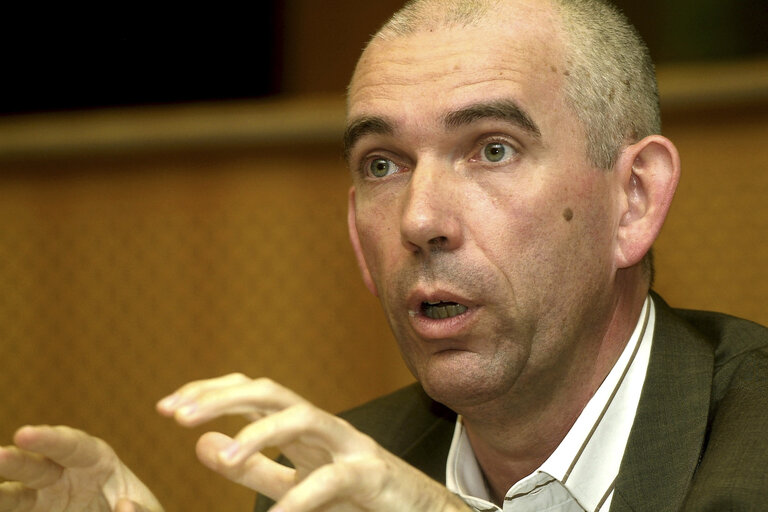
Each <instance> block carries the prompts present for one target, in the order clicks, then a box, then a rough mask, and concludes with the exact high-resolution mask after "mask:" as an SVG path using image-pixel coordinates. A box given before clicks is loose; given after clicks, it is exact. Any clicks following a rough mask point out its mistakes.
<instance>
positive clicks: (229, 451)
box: [219, 441, 240, 461]
mask: <svg viewBox="0 0 768 512" xmlns="http://www.w3.org/2000/svg"><path fill="white" fill-rule="evenodd" d="M239 450H240V443H238V442H237V441H233V442H232V443H231V444H230V445H229V446H227V447H226V448H225V449H223V450H221V451H220V452H219V456H220V457H221V458H222V459H224V460H226V461H232V460H233V459H234V458H235V456H236V455H237V452H238V451H239Z"/></svg>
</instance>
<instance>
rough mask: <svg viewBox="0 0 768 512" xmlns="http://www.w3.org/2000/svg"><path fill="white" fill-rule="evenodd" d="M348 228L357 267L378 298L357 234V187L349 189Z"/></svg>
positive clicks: (367, 285)
mask: <svg viewBox="0 0 768 512" xmlns="http://www.w3.org/2000/svg"><path fill="white" fill-rule="evenodd" d="M347 228H348V229H349V241H350V242H352V250H353V251H354V252H355V258H356V259H357V265H358V266H359V267H360V273H361V274H362V276H363V282H364V283H365V286H366V288H368V291H370V292H371V293H372V294H373V295H374V296H376V297H378V296H379V292H378V290H377V289H376V283H374V282H373V277H372V276H371V273H370V271H369V270H368V263H366V261H365V255H364V254H363V249H362V246H361V245H360V235H359V234H358V233H357V214H356V212H355V187H350V189H349V202H348V205H347Z"/></svg>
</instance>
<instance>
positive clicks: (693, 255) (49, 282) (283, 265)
mask: <svg viewBox="0 0 768 512" xmlns="http://www.w3.org/2000/svg"><path fill="white" fill-rule="evenodd" d="M761 65H762V66H765V64H764V63H763V64H761ZM763 69H765V67H763ZM679 71H680V70H677V71H675V70H672V74H667V75H666V78H665V80H666V81H665V82H664V83H665V84H668V85H669V87H667V89H666V91H667V96H666V97H667V98H671V99H668V100H666V102H665V110H666V114H667V122H666V133H667V134H668V135H669V136H670V137H672V138H673V139H675V140H676V141H677V142H678V145H679V147H680V150H681V153H682V156H683V161H684V175H683V181H682V183H681V186H680V191H679V194H678V198H677V200H676V202H675V204H674V206H673V209H672V212H671V214H670V219H669V222H668V225H667V227H666V228H665V230H664V231H663V233H662V236H661V239H660V240H659V242H658V244H657V260H658V278H657V282H658V289H659V290H660V291H661V292H662V293H663V294H664V295H665V297H666V298H667V299H668V300H669V301H670V302H672V303H673V305H677V306H689V307H696V308H707V309H718V310H724V311H728V312H731V313H734V314H738V315H742V316H747V317H751V318H753V319H755V320H758V321H760V322H762V323H768V308H766V305H765V302H766V301H765V299H766V295H768V277H767V275H766V271H765V265H766V258H767V256H768V242H766V236H765V235H766V233H768V206H767V205H766V202H765V199H764V198H765V197H768V173H766V170H768V144H766V142H767V141H768V108H767V107H768V102H766V101H765V91H766V90H767V89H766V88H765V87H763V86H761V85H760V84H759V83H758V84H757V86H755V85H754V84H752V86H748V85H749V84H747V85H745V86H744V87H742V89H741V93H739V94H734V91H733V90H731V89H728V87H726V86H721V87H719V88H717V87H715V88H710V89H706V88H705V89H702V88H701V87H699V88H696V87H694V86H692V85H691V82H685V77H684V76H683V77H682V80H683V81H682V82H681V83H679V84H678V85H674V83H675V80H677V79H680V77H681V76H682V75H683V73H681V72H679ZM697 73H698V74H696V73H694V75H693V78H692V80H693V83H694V84H695V83H696V82H700V81H701V77H702V76H711V75H712V73H711V70H710V71H707V70H698V71H697ZM748 75H749V72H748V71H745V72H744V76H748ZM662 76H665V75H664V74H663V73H662ZM766 76H768V75H766ZM747 82H749V80H747ZM742 85H743V84H742ZM737 89H738V87H737ZM696 91H698V93H697V92H696ZM702 91H703V92H702ZM745 91H747V93H745ZM749 91H752V93H748V92H749ZM755 91H757V92H755ZM761 91H762V92H761ZM676 95H678V96H676ZM342 123H343V103H342V102H341V101H340V100H339V99H331V100H327V101H326V100H300V99H297V100H288V101H284V102H277V103H275V102H268V103H236V104H221V105H201V106H182V107H168V108H157V109H143V110H127V111H104V112H92V113H88V114H68V115H59V116H39V117H37V116H33V117H26V118H20V119H5V120H0V198H1V200H0V290H2V293H0V361H2V363H0V364H2V372H0V383H2V388H3V389H4V390H5V391H4V393H3V394H2V398H0V440H1V441H0V442H3V443H5V442H7V441H8V440H9V439H10V436H11V435H12V432H13V430H14V429H15V428H16V427H17V426H19V425H20V424H23V423H28V422H30V423H66V424H71V425H74V426H78V427H81V428H84V429H86V430H89V431H91V432H94V433H96V434H98V435H100V436H102V437H104V438H106V439H108V440H109V441H110V442H111V443H113V444H114V445H115V446H116V448H117V450H118V451H119V452H120V453H121V454H122V456H123V457H124V458H125V459H126V461H127V462H128V463H129V465H131V466H132V467H134V468H135V469H136V471H137V473H138V474H139V475H140V476H141V477H143V478H145V479H146V480H147V481H148V482H150V484H151V485H152V487H153V488H154V489H155V490H156V492H157V494H158V496H159V497H160V498H161V500H162V501H163V502H164V503H165V504H166V507H167V509H168V510H169V511H171V510H248V508H249V506H250V504H251V501H252V498H253V497H252V493H251V492H249V491H246V490H243V489H239V488H238V487H237V486H235V485H230V484H228V483H226V482H223V481H222V480H220V479H218V478H215V477H213V476H212V475H211V473H209V472H208V471H207V470H205V469H204V468H203V467H202V466H200V465H199V464H197V463H196V461H195V458H194V453H193V451H194V450H193V447H194V442H195V439H196V438H197V436H198V435H199V434H200V433H202V432H203V429H194V430H192V431H186V430H183V429H181V428H179V427H177V426H175V425H173V424H172V423H171V422H170V421H168V420H166V419H163V418H160V417H159V416H157V415H156V413H155V412H154V408H153V407H154V402H155V401H156V400H157V399H158V398H160V397H161V396H163V394H165V393H167V392H169V391H171V390H173V389H174V388H175V387H176V386H178V385H180V384H182V383H184V382H186V381H188V380H190V379H197V378H202V377H208V376H213V375H217V374H221V373H225V372H229V371H233V370H238V371H243V372H245V373H247V374H250V375H253V376H259V375H266V376H270V377H273V378H275V379H278V380H280V381H282V382H285V383H286V384H288V385H289V386H291V387H293V388H294V389H296V390H297V391H298V392H300V393H302V394H305V395H306V396H307V397H309V398H310V399H311V400H314V401H315V402H317V403H318V404H319V405H321V406H323V407H325V408H328V409H331V410H339V409H343V408H346V407H349V406H351V405H353V404H355V403H358V402H361V401H363V400H366V399H368V398H370V397H373V396H375V395H378V394H381V393H384V392H386V391H388V390H391V389H394V388H396V387H398V386H400V385H401V384H403V383H405V382H408V381H409V380H410V377H409V376H408V375H407V373H406V372H405V371H404V370H403V367H402V364H401V362H400V361H399V356H398V354H397V351H396V348H395V344H394V341H393V340H392V339H391V336H390V334H389V332H388V330H387V328H386V325H385V322H384V321H383V318H382V314H381V312H380V311H379V308H378V306H377V303H376V301H375V300H374V299H373V298H372V297H370V296H369V295H368V294H367V292H366V291H365V289H364V287H363V286H362V284H361V282H360V280H359V278H358V275H357V269H356V267H355V264H354V261H353V257H352V254H351V251H350V249H349V246H348V242H347V237H346V227H345V211H346V189H347V186H348V178H347V175H346V171H345V169H344V166H343V163H342V161H341V159H340V157H339V156H338V155H339V152H338V149H339V148H338V144H337V140H338V137H339V134H340V129H341V126H342ZM241 425H242V423H241V422H240V421H239V420H237V419H233V420H232V421H222V422H218V423H217V424H216V428H221V429H224V430H226V431H227V432H230V433H231V432H235V431H236V430H237V429H238V428H239V427H240V426H241Z"/></svg>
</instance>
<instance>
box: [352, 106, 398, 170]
mask: <svg viewBox="0 0 768 512" xmlns="http://www.w3.org/2000/svg"><path fill="white" fill-rule="evenodd" d="M393 133H395V129H394V128H393V127H392V124H391V123H390V122H389V121H387V120H386V119H384V118H383V117H377V116H365V117H361V118H359V119H355V120H354V121H352V122H351V123H350V124H349V126H347V129H346V130H344V158H345V159H347V160H349V152H350V151H351V150H352V147H353V146H354V145H355V144H356V143H357V141H358V140H360V139H361V138H363V137H365V136H366V135H392V134H393Z"/></svg>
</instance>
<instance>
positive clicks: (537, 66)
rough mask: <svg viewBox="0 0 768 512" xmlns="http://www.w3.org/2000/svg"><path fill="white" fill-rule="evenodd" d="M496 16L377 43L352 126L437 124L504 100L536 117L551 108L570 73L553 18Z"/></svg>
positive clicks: (361, 73)
mask: <svg viewBox="0 0 768 512" xmlns="http://www.w3.org/2000/svg"><path fill="white" fill-rule="evenodd" d="M498 14H499V16H498V18H500V19H496V18H493V17H492V18H491V19H489V20H488V22H487V23H486V22H481V24H479V25H478V26H471V27H443V28H432V29H428V30H427V29H425V30H420V31H416V32H415V33H413V34H409V35H406V36H399V37H395V38H393V39H388V40H382V39H377V40H374V41H373V42H372V43H371V44H370V45H369V47H368V48H367V49H366V51H365V52H364V54H363V56H362V57H361V59H360V62H359V63H358V66H357V69H356V71H355V74H354V76H353V79H352V82H351V84H350V88H349V97H348V116H349V118H350V119H353V118H356V117H361V116H366V115H377V116H383V117H387V118H393V117H395V118H397V117H399V116H405V117H413V114H416V113H418V114H420V115H422V116H428V115H429V114H430V113H431V114H434V115H433V116H432V117H435V118H437V117H438V116H439V114H440V113H441V112H445V111H449V110H452V109H455V108H458V107H461V106H462V105H464V104H468V103H476V102H478V101H487V100H493V99H500V98H505V99H512V100H514V101H516V102H517V103H520V104H522V105H524V106H527V107H529V108H531V110H535V109H534V108H533V107H534V106H535V105H536V104H539V105H540V106H542V107H543V106H544V105H545V104H547V103H549V104H552V101H553V100H555V99H557V96H558V94H560V93H561V89H562V82H563V73H564V72H565V71H566V69H565V66H564V65H563V62H564V60H565V59H564V58H563V53H564V52H563V51H562V49H561V47H562V45H561V44H560V43H559V41H560V35H559V33H558V27H557V23H555V20H554V16H553V15H552V14H551V13H550V12H548V11H545V10H543V9H541V8H539V9H537V8H535V7H527V8H526V9H519V10H517V11H514V12H504V13H498ZM502 14H503V16H502Z"/></svg>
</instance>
